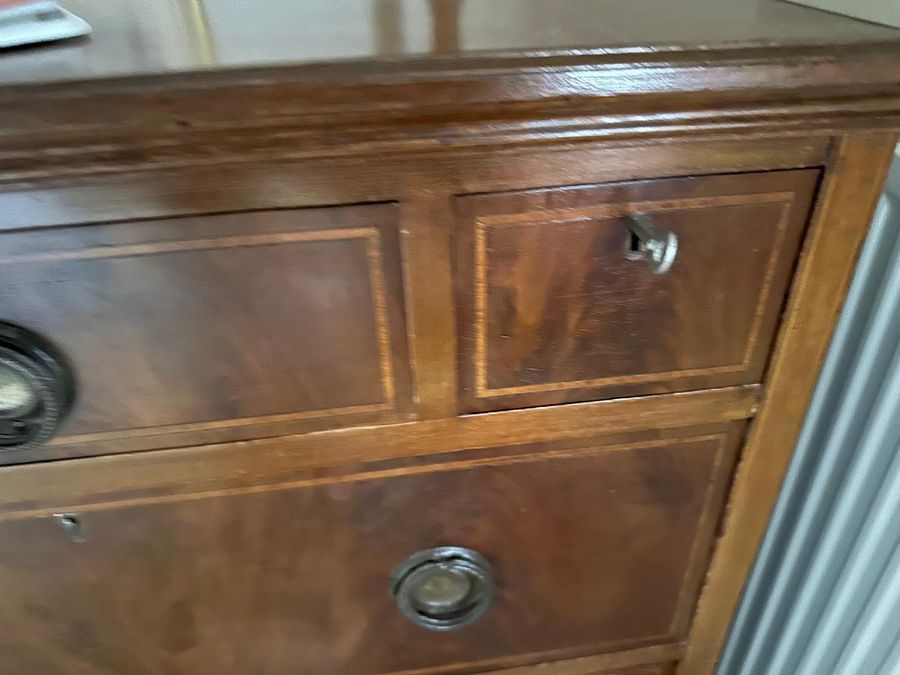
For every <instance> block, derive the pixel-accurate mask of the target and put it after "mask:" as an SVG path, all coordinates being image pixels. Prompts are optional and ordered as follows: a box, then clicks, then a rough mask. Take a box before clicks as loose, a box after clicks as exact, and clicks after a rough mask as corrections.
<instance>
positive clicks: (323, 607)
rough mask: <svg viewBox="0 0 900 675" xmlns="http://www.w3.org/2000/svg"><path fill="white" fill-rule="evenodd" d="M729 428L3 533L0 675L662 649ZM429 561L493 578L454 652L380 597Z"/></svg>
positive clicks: (428, 661) (341, 668) (346, 665)
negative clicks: (465, 551)
mask: <svg viewBox="0 0 900 675" xmlns="http://www.w3.org/2000/svg"><path fill="white" fill-rule="evenodd" d="M742 427H743V425H742V424H741V423H735V424H731V425H729V426H719V427H718V428H705V429H698V430H695V431H692V430H684V431H683V432H682V433H681V434H680V435H678V436H671V437H669V438H665V439H659V440H632V441H630V442H619V443H617V444H613V445H606V444H597V443H591V442H587V441H582V442H578V443H575V442H567V443H545V444H542V445H541V446H539V447H531V446H528V445H525V446H518V447H516V448H515V449H511V450H510V451H507V450H506V449H500V452H501V453H502V454H498V453H497V452H494V453H489V454H483V456H482V457H481V458H480V459H478V460H477V461H476V460H474V459H473V460H471V461H467V459H466V457H465V456H462V457H459V458H456V459H455V460H454V461H452V462H448V463H444V464H440V465H437V466H433V467H432V468H431V470H430V471H428V472H408V473H404V472H402V471H400V472H398V475H395V476H393V477H390V478H378V477H374V476H371V475H365V474H363V475H353V474H350V475H347V476H344V477H342V478H340V479H335V480H332V481H330V482H327V483H325V484H322V485H318V486H311V487H308V488H305V489H290V488H273V489H268V490H265V491H258V490H253V489H248V490H245V491H236V492H232V493H229V494H221V495H218V496H216V495H212V496H210V497H202V498H196V497H191V496H188V497H187V498H185V499H183V500H162V501H154V500H150V501H148V502H147V503H145V504H143V505H135V506H124V507H117V506H115V505H111V506H109V507H108V508H103V509H100V510H94V511H91V512H89V513H81V514H79V516H78V517H79V518H80V526H81V528H82V532H83V534H84V539H85V540H84V541H82V542H75V541H72V540H70V539H69V538H68V537H67V536H66V532H65V531H64V530H63V528H61V527H60V526H59V524H58V523H57V521H56V519H54V518H53V517H38V518H34V517H32V518H24V519H17V520H8V521H6V522H4V523H3V524H2V525H0V538H2V540H3V542H4V546H3V552H2V553H0V585H2V588H3V596H4V598H5V602H4V603H2V609H0V613H2V614H3V615H4V618H3V623H4V625H6V626H8V628H7V630H5V631H3V637H2V638H0V640H2V644H0V669H2V670H3V671H5V672H42V673H47V674H48V675H49V674H50V673H56V672H60V673H67V672H84V673H93V672H97V673H102V672H109V671H113V672H132V673H144V672H146V673H158V672H161V671H164V672H185V673H189V672H197V671H198V670H199V671H206V672H247V671H248V670H251V669H252V670H254V671H255V672H267V673H315V674H318V673H324V672H327V673H348V674H352V675H363V674H365V673H384V672H407V671H410V670H424V669H434V670H435V671H437V670H441V671H442V672H457V671H458V670H460V669H465V666H464V664H467V663H471V664H473V665H475V666H476V667H478V668H483V667H486V666H488V665H489V664H490V663H491V662H495V661H496V662H503V661H504V659H506V661H505V662H510V661H512V660H513V657H514V658H515V659H516V660H519V661H520V662H527V661H529V660H535V658H544V657H546V656H549V655H554V654H555V655H563V656H565V655H578V654H579V652H580V653H585V652H587V653H590V652H592V651H613V650H615V649H616V648H617V647H622V646H638V645H641V644H653V643H675V642H678V641H679V640H681V639H683V638H684V637H685V635H686V630H687V626H688V622H689V619H690V615H691V609H692V605H693V597H694V594H695V591H696V585H697V584H698V583H699V581H700V579H699V578H698V577H697V575H696V574H695V570H696V569H697V568H700V569H703V568H704V567H705V565H706V559H707V557H708V555H709V550H710V543H711V540H712V535H713V532H714V531H715V528H716V524H717V522H718V517H719V512H720V508H721V504H722V499H721V496H722V493H723V491H724V489H725V487H726V484H727V481H728V479H729V476H730V473H731V466H732V462H733V460H734V455H735V450H736V448H737V444H738V441H739V439H740V432H741V429H742ZM436 545H457V546H466V547H468V548H472V549H474V550H476V551H478V552H480V553H481V554H482V555H484V556H485V557H486V558H487V559H488V560H489V561H490V563H491V565H492V566H493V568H494V576H495V583H496V586H497V593H496V597H495V599H494V602H493V604H492V606H491V607H490V608H489V610H488V612H487V613H486V614H485V615H484V616H483V617H482V618H481V619H479V620H478V621H477V622H476V623H474V624H472V625H471V626H467V627H465V628H464V629H460V630H458V631H455V632H452V633H433V632H427V631H424V630H423V629H421V628H419V627H417V626H415V625H413V624H412V623H411V622H409V621H408V620H407V619H406V618H405V617H403V616H402V615H401V614H400V613H399V611H397V610H396V609H395V608H394V607H393V603H392V601H391V598H390V596H389V593H388V589H389V581H388V578H389V575H390V574H391V572H392V571H393V569H394V568H395V567H396V566H397V565H399V564H400V563H401V562H402V561H403V560H404V559H405V558H406V557H407V556H408V555H410V554H411V553H413V552H415V551H416V550H419V549H424V548H429V547H431V546H436ZM75 608H77V609H75ZM262 645H265V648H264V649H261V646H262ZM532 655H533V656H532ZM442 666H452V667H451V668H447V669H444V668H441V667H442Z"/></svg>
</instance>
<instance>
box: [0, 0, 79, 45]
mask: <svg viewBox="0 0 900 675" xmlns="http://www.w3.org/2000/svg"><path fill="white" fill-rule="evenodd" d="M90 32H91V26H90V24H88V22H87V21H85V20H84V19H82V18H80V17H77V16H75V15H74V14H72V13H71V12H69V11H67V10H65V9H63V8H62V7H60V6H59V4H57V3H56V2H53V1H52V0H0V49H2V48H4V47H19V46H22V45H30V44H36V43H40V42H54V41H56V40H65V39H67V38H73V37H78V36H80V35H87V34H88V33H90Z"/></svg>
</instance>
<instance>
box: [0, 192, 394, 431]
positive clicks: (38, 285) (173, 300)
mask: <svg viewBox="0 0 900 675" xmlns="http://www.w3.org/2000/svg"><path fill="white" fill-rule="evenodd" d="M397 230H398V219H397V209H396V206H392V205H371V206H356V207H348V208H337V209H316V210H284V211H266V212H252V213H242V214H234V215H219V216H214V217H194V218H181V219H169V220H150V221H142V222H134V223H128V224H122V223H113V224H108V225H100V226H92V227H73V228H61V229H52V230H39V231H27V232H21V233H12V234H8V235H6V236H5V237H4V238H3V253H2V256H0V306H2V307H3V310H2V315H3V319H4V320H6V321H12V322H14V323H17V324H20V325H23V326H25V327H27V328H29V329H31V330H35V331H37V332H39V333H41V334H43V335H47V336H53V339H54V340H55V341H56V342H57V344H58V346H59V347H60V348H61V349H62V350H63V352H65V353H66V355H67V357H68V358H69V359H70V360H71V361H72V363H73V364H74V366H75V369H76V377H77V380H78V383H79V395H78V400H77V404H76V407H75V410H74V411H73V413H72V415H71V419H70V420H69V422H68V424H67V426H66V429H65V434H64V435H63V436H61V437H59V438H58V439H56V441H57V442H58V443H61V444H66V443H67V442H69V441H71V442H73V443H88V442H91V441H94V440H97V441H102V440H110V441H117V440H120V439H122V438H127V437H129V436H138V437H140V436H160V435H172V436H174V437H176V438H177V437H178V436H179V435H182V436H183V435H184V434H185V433H191V432H200V433H205V434H206V437H207V438H208V440H211V441H212V440H231V439H235V438H246V437H258V436H262V435H272V434H273V432H274V431H275V430H277V431H279V432H282V433H284V432H286V431H297V430H300V429H303V428H304V427H305V428H307V429H309V428H316V427H318V428H322V427H323V426H326V427H327V426H333V425H346V424H351V423H355V424H361V423H363V422H366V421H372V420H379V419H380V420H385V419H398V418H399V419H402V418H404V417H406V416H407V415H408V414H409V408H410V400H411V396H410V391H409V376H408V373H409V363H408V360H407V357H406V353H407V351H406V331H405V326H404V319H403V293H402V287H401V279H400V251H399V240H398V231H397ZM223 319H224V321H223ZM170 442H171V443H177V440H172V441H170ZM182 444H183V441H182Z"/></svg>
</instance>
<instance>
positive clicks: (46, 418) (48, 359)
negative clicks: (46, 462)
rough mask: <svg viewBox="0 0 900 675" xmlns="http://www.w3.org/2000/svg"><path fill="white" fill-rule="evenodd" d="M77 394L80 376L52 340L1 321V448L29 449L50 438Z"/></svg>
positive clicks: (3, 449)
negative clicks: (75, 375) (52, 343)
mask: <svg viewBox="0 0 900 675" xmlns="http://www.w3.org/2000/svg"><path fill="white" fill-rule="evenodd" d="M74 399H75V378H74V376H73V374H72V369H71V368H70V367H69V365H68V363H67V362H66V360H65V358H64V357H63V356H62V354H60V353H59V351H58V350H57V349H56V348H55V347H53V345H51V344H50V343H49V342H47V341H46V340H44V339H43V338H42V337H40V336H39V335H37V334H35V333H33V332H32V331H29V330H28V329H26V328H22V327H21V326H16V325H14V324H11V323H5V322H0V451H6V450H25V449H28V448H33V447H35V446H37V445H40V444H41V443H44V442H46V441H47V440H48V439H50V438H51V437H52V436H53V434H54V433H56V430H57V429H58V428H59V425H60V424H61V423H62V421H63V420H64V419H65V417H66V415H67V414H68V412H69V410H70V409H71V407H72V403H73V401H74Z"/></svg>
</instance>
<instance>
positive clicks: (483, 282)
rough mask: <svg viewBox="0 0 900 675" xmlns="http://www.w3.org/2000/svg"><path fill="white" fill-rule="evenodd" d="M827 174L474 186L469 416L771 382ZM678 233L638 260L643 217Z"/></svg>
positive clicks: (459, 239)
mask: <svg viewBox="0 0 900 675" xmlns="http://www.w3.org/2000/svg"><path fill="white" fill-rule="evenodd" d="M817 179H818V172H816V171H797V172H780V173H767V174H753V175H751V174H748V175H740V176H711V177H704V178H685V179H672V180H654V181H638V182H628V183H620V184H613V185H607V186H588V187H571V188H562V187H561V188H549V189H542V190H534V191H527V192H517V193H504V194H495V195H483V196H474V197H463V198H461V199H459V200H458V201H457V208H458V210H459V212H460V221H461V222H460V226H459V228H458V229H457V231H456V246H457V287H458V289H459V293H458V298H459V301H458V306H457V314H458V317H459V334H460V340H459V362H460V381H461V387H460V407H461V409H462V410H464V411H467V412H474V411H480V410H494V409H500V408H513V407H527V406H535V405H547V404H554V403H563V402H567V401H579V400H587V399H591V398H604V397H613V396H633V395H639V394H647V393H660V392H666V391H677V390H684V389H699V388H706V387H719V386H727V385H734V384H746V383H751V382H757V381H759V379H760V378H761V377H762V373H763V369H764V367H765V364H766V359H767V355H768V352H769V346H770V344H771V341H772V336H773V334H774V331H775V326H776V322H777V319H778V314H779V311H780V309H781V306H782V303H783V300H784V295H785V290H786V288H787V284H788V281H789V279H790V276H791V272H792V269H793V263H794V259H795V256H796V253H797V250H798V247H799V243H800V239H801V236H802V233H803V228H804V225H805V224H806V219H807V214H808V212H809V208H810V204H811V202H812V197H813V191H814V189H815V186H816V182H817ZM635 212H638V213H643V214H645V215H646V216H648V217H649V218H650V219H651V220H652V222H653V224H654V226H655V227H656V228H657V229H658V231H659V232H660V233H663V232H665V231H672V232H674V233H675V234H676V235H677V236H678V240H679V243H678V254H677V258H676V260H675V263H674V265H673V267H672V269H671V270H670V271H669V272H668V273H666V274H664V275H655V274H653V273H652V272H651V270H650V269H649V266H648V264H647V261H646V260H634V259H630V258H629V257H628V249H629V245H630V235H629V231H628V224H627V222H628V221H627V219H628V216H629V214H632V213H635Z"/></svg>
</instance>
